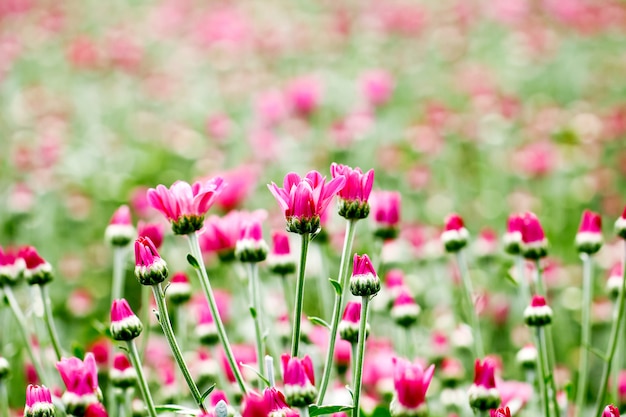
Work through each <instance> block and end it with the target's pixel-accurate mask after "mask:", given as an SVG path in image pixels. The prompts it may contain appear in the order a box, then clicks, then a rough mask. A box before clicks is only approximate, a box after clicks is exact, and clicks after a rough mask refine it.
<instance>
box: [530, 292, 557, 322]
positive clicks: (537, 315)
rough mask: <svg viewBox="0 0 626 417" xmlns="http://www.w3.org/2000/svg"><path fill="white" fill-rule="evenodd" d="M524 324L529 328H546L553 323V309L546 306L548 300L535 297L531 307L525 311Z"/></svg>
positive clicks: (531, 301) (538, 296)
mask: <svg viewBox="0 0 626 417" xmlns="http://www.w3.org/2000/svg"><path fill="white" fill-rule="evenodd" d="M524 322H525V323H526V324H527V325H528V326H536V327H540V326H546V325H548V324H550V323H552V309H551V308H550V306H549V305H547V304H546V299H545V298H543V297H542V296H540V295H534V296H533V298H532V300H530V305H529V306H528V307H526V309H525V310H524Z"/></svg>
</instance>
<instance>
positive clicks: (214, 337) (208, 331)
mask: <svg viewBox="0 0 626 417" xmlns="http://www.w3.org/2000/svg"><path fill="white" fill-rule="evenodd" d="M195 308H196V315H197V317H198V324H197V326H196V330H195V332H196V336H197V337H198V339H199V340H200V343H202V344H203V345H207V346H213V345H215V344H216V343H218V342H219V340H220V339H219V335H218V333H217V325H216V324H215V320H214V319H213V314H212V313H211V309H210V308H209V305H208V303H207V302H206V300H205V299H204V298H202V299H201V300H199V301H198V302H197V303H195Z"/></svg>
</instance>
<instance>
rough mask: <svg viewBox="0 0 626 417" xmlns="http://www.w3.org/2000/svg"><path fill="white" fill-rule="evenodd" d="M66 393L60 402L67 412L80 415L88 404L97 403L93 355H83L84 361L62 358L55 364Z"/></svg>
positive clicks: (95, 368)
mask: <svg viewBox="0 0 626 417" xmlns="http://www.w3.org/2000/svg"><path fill="white" fill-rule="evenodd" d="M56 367H57V369H58V370H59V374H61V379H63V383H64V384H65V388H66V391H65V393H64V394H63V397H62V400H63V403H64V404H65V406H66V408H67V412H68V413H69V414H73V415H77V416H78V415H82V414H83V412H84V410H85V408H86V407H87V406H88V405H89V404H93V403H97V402H99V401H98V400H99V397H100V389H99V388H98V368H97V367H96V359H95V357H94V356H93V353H91V352H89V353H87V354H86V355H85V361H84V362H83V361H81V360H80V359H78V358H74V357H73V358H69V359H68V358H63V359H61V361H59V362H57V364H56Z"/></svg>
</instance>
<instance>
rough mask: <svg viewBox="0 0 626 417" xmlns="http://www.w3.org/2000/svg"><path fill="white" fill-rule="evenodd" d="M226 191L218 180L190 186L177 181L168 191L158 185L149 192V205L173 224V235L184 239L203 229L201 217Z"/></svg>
mask: <svg viewBox="0 0 626 417" xmlns="http://www.w3.org/2000/svg"><path fill="white" fill-rule="evenodd" d="M224 187H226V184H225V182H224V180H223V179H222V178H220V177H216V178H213V179H210V180H208V181H205V182H203V183H202V182H195V183H194V184H193V185H189V184H188V183H186V182H184V181H176V182H175V183H174V184H173V185H172V186H171V187H170V188H169V189H168V188H166V187H165V186H164V185H158V186H157V188H156V189H154V188H151V189H149V190H148V193H147V196H148V201H149V203H150V205H151V206H152V207H154V208H155V209H157V210H159V211H160V212H161V213H163V214H164V215H165V217H166V218H167V219H168V220H169V221H170V222H171V223H172V230H173V231H174V233H175V234H180V235H186V234H189V233H193V232H195V231H197V230H200V229H201V228H202V224H203V222H204V216H205V215H206V212H207V211H208V210H209V208H210V207H211V206H212V205H213V203H214V202H215V199H216V198H217V196H218V195H219V194H220V193H221V192H222V190H223V189H224Z"/></svg>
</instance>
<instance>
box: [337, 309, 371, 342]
mask: <svg viewBox="0 0 626 417" xmlns="http://www.w3.org/2000/svg"><path fill="white" fill-rule="evenodd" d="M360 321H361V303H360V302H358V301H348V303H347V304H346V308H345V309H344V310H343V316H342V318H341V321H340V322H339V326H338V328H337V329H338V331H339V336H340V337H341V338H342V339H343V340H346V341H348V342H350V343H357V342H358V340H359V323H360ZM368 334H369V325H368V324H366V327H365V336H366V337H367V335H368Z"/></svg>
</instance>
